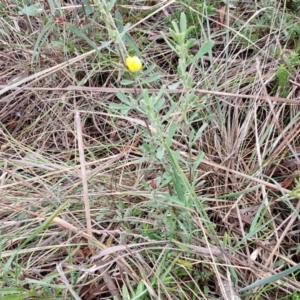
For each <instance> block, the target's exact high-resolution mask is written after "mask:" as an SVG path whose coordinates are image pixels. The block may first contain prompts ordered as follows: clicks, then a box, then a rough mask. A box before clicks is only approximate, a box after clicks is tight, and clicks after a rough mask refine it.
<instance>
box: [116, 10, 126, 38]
mask: <svg viewBox="0 0 300 300" xmlns="http://www.w3.org/2000/svg"><path fill="white" fill-rule="evenodd" d="M115 20H116V26H117V29H118V31H119V32H120V33H121V32H123V30H124V25H123V17H122V15H121V13H120V12H119V10H116V12H115Z"/></svg>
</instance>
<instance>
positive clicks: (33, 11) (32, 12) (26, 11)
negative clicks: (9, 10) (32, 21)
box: [19, 3, 44, 17]
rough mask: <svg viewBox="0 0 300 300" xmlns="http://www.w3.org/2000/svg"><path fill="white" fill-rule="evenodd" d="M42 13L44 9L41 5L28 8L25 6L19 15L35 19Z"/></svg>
mask: <svg viewBox="0 0 300 300" xmlns="http://www.w3.org/2000/svg"><path fill="white" fill-rule="evenodd" d="M43 11H44V7H43V6H42V5H41V4H39V3H38V4H33V5H30V6H26V7H24V8H23V9H21V10H20V11H19V15H27V16H30V17H35V16H36V15H38V14H40V13H41V12H43Z"/></svg>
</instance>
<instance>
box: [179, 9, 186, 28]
mask: <svg viewBox="0 0 300 300" xmlns="http://www.w3.org/2000/svg"><path fill="white" fill-rule="evenodd" d="M186 29H187V26H186V15H185V13H184V12H182V13H181V15H180V31H181V32H182V33H186Z"/></svg>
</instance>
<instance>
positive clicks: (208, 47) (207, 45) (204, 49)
mask: <svg viewBox="0 0 300 300" xmlns="http://www.w3.org/2000/svg"><path fill="white" fill-rule="evenodd" d="M214 44H215V42H214V41H212V40H209V41H207V42H205V43H204V44H203V45H202V46H201V48H200V50H199V51H198V52H197V54H196V55H195V56H194V57H193V59H192V62H195V61H196V60H198V59H199V58H201V57H203V56H204V55H205V54H206V53H208V52H209V51H211V49H212V48H213V46H214Z"/></svg>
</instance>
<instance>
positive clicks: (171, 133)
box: [166, 123, 177, 147]
mask: <svg viewBox="0 0 300 300" xmlns="http://www.w3.org/2000/svg"><path fill="white" fill-rule="evenodd" d="M176 130H177V124H176V123H172V124H171V126H170V128H169V131H168V135H167V138H166V142H167V145H168V147H170V146H171V145H172V139H173V136H174V134H175V132H176Z"/></svg>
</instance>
